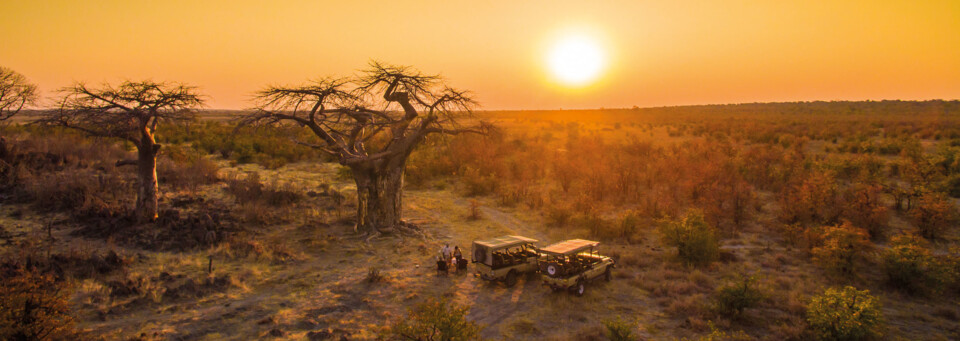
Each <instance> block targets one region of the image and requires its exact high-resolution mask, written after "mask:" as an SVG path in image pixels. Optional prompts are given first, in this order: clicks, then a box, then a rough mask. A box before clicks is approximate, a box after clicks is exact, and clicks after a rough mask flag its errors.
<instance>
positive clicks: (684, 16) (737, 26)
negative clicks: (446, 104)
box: [0, 0, 960, 109]
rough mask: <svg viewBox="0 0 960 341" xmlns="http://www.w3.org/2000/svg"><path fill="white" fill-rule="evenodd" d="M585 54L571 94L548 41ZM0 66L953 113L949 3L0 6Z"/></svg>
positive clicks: (490, 94)
mask: <svg viewBox="0 0 960 341" xmlns="http://www.w3.org/2000/svg"><path fill="white" fill-rule="evenodd" d="M571 33H574V34H587V35H589V36H591V37H595V39H597V41H598V44H600V45H602V46H603V47H604V48H605V49H606V51H605V55H607V56H608V57H609V60H608V61H607V62H606V64H607V65H606V69H605V71H604V73H603V74H602V76H601V78H600V79H599V80H598V81H597V82H595V83H593V84H591V85H589V86H586V87H581V88H568V87H565V86H563V85H560V84H559V83H557V82H556V81H555V80H554V78H553V77H552V76H551V75H550V74H549V73H548V71H547V68H546V59H547V57H546V54H547V51H548V50H549V47H550V46H549V44H550V42H552V41H554V40H555V39H557V38H558V37H562V36H564V35H566V34H571ZM0 42H2V43H0V65H3V66H6V67H9V68H12V69H14V70H16V71H18V72H20V73H23V74H24V75H26V76H27V77H28V78H30V79H31V80H32V81H34V82H36V83H38V84H39V85H40V87H41V89H42V90H43V91H44V93H45V94H47V95H50V94H51V91H52V90H54V89H56V88H59V87H61V86H65V85H68V84H70V83H71V82H73V81H87V82H94V83H96V82H102V81H110V82H114V81H117V80H121V79H141V78H152V79H154V80H172V81H183V82H187V83H190V84H193V85H197V86H199V87H201V89H202V91H203V92H204V93H205V94H207V95H208V96H209V97H210V101H209V104H208V106H209V107H211V108H244V107H247V106H249V104H248V102H247V100H248V99H249V97H250V94H251V93H252V92H254V91H256V90H257V89H259V88H261V87H263V86H264V85H266V84H274V83H279V84H286V83H291V82H300V81H302V80H304V79H307V78H315V77H318V76H323V75H345V74H351V73H353V72H354V70H356V69H359V68H362V67H364V65H365V64H366V62H367V61H368V60H370V59H379V60H382V61H385V62H389V63H396V64H410V65H414V66H416V67H418V68H420V69H421V70H424V71H426V72H436V73H442V74H443V75H444V76H446V77H447V78H448V79H449V82H450V83H451V84H452V85H454V86H455V87H460V88H467V89H471V90H473V91H474V92H475V93H476V95H477V97H478V99H479V100H480V102H481V104H482V105H483V108H484V109H555V108H597V107H607V108H613V107H630V106H634V105H637V106H641V107H643V106H660V105H682V104H704V103H737V102H758V101H759V102H767V101H796V100H833V99H849V100H863V99H933V98H943V99H957V98H960V1H957V0H948V1H883V0H873V1H769V0H764V1H602V0H601V1H583V0H577V1H556V0H555V1H483V0H474V1H464V2H461V1H399V0H398V1H237V0H234V1H43V0H33V1H3V2H2V3H0Z"/></svg>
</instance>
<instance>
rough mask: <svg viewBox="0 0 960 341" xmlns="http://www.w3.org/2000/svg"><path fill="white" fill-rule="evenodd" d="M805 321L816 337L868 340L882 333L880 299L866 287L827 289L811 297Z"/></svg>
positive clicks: (833, 339) (822, 338)
mask: <svg viewBox="0 0 960 341" xmlns="http://www.w3.org/2000/svg"><path fill="white" fill-rule="evenodd" d="M807 323H809V324H810V329H811V330H812V332H813V335H814V336H816V337H817V339H819V340H831V341H839V340H868V339H871V338H875V337H879V336H881V335H882V328H883V314H882V312H881V308H880V300H879V299H877V298H876V297H875V296H872V295H870V292H869V291H868V290H857V288H854V287H850V286H847V287H843V288H829V289H827V290H826V291H824V292H823V294H820V295H817V296H814V297H813V299H811V301H810V305H809V307H808V308H807Z"/></svg>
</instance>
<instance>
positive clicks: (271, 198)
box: [226, 172, 303, 207]
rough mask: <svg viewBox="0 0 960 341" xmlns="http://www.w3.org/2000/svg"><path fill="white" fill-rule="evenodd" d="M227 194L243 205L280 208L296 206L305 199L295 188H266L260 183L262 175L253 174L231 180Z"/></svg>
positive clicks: (228, 181) (228, 182) (228, 183)
mask: <svg viewBox="0 0 960 341" xmlns="http://www.w3.org/2000/svg"><path fill="white" fill-rule="evenodd" d="M226 183H227V188H226V189H227V192H229V193H230V194H233V196H234V197H235V198H236V199H237V203H239V204H241V205H246V204H253V203H260V202H262V203H266V204H269V205H270V206H274V207H280V206H285V205H291V204H294V203H296V202H298V201H300V200H301V199H303V194H302V193H300V192H298V191H297V190H295V189H294V187H293V186H289V185H287V186H266V185H264V184H263V182H261V181H260V173H257V172H253V173H250V175H247V177H246V178H243V179H229V180H227V181H226Z"/></svg>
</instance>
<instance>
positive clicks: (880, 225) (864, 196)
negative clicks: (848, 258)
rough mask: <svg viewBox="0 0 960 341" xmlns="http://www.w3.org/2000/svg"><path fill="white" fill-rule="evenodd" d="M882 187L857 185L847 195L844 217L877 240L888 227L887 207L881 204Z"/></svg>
mask: <svg viewBox="0 0 960 341" xmlns="http://www.w3.org/2000/svg"><path fill="white" fill-rule="evenodd" d="M881 193H882V187H881V186H879V185H857V186H854V187H853V188H851V189H850V190H848V191H847V193H846V195H845V199H846V207H844V210H843V215H844V217H846V218H847V219H849V220H850V221H851V222H852V223H853V224H854V225H856V226H859V227H862V228H864V229H866V230H867V232H869V233H870V237H871V238H874V239H877V238H879V237H880V236H882V235H883V233H884V231H885V230H886V227H887V220H888V219H889V217H888V216H889V215H888V214H887V207H886V206H883V204H882V203H881V202H880V194H881Z"/></svg>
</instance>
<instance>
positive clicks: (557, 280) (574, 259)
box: [540, 239, 614, 296]
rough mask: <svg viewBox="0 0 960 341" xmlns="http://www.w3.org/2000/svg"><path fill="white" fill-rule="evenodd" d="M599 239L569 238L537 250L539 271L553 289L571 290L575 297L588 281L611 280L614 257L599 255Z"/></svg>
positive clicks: (584, 288)
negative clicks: (597, 240)
mask: <svg viewBox="0 0 960 341" xmlns="http://www.w3.org/2000/svg"><path fill="white" fill-rule="evenodd" d="M599 244H600V243H599V242H595V241H590V240H583V239H571V240H566V241H562V242H559V243H556V244H553V245H550V246H547V247H545V248H543V249H540V255H541V256H540V274H541V276H542V277H543V283H544V284H546V285H548V286H550V288H552V289H553V290H564V289H567V290H571V291H573V293H574V294H576V295H577V296H582V295H583V293H584V291H586V284H587V282H589V281H592V280H595V279H598V278H603V279H605V280H607V281H609V280H610V276H611V275H610V271H611V268H613V265H614V264H613V263H614V262H613V259H611V258H610V257H606V256H601V255H600V254H599V253H598V251H597V246H598V245H599Z"/></svg>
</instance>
